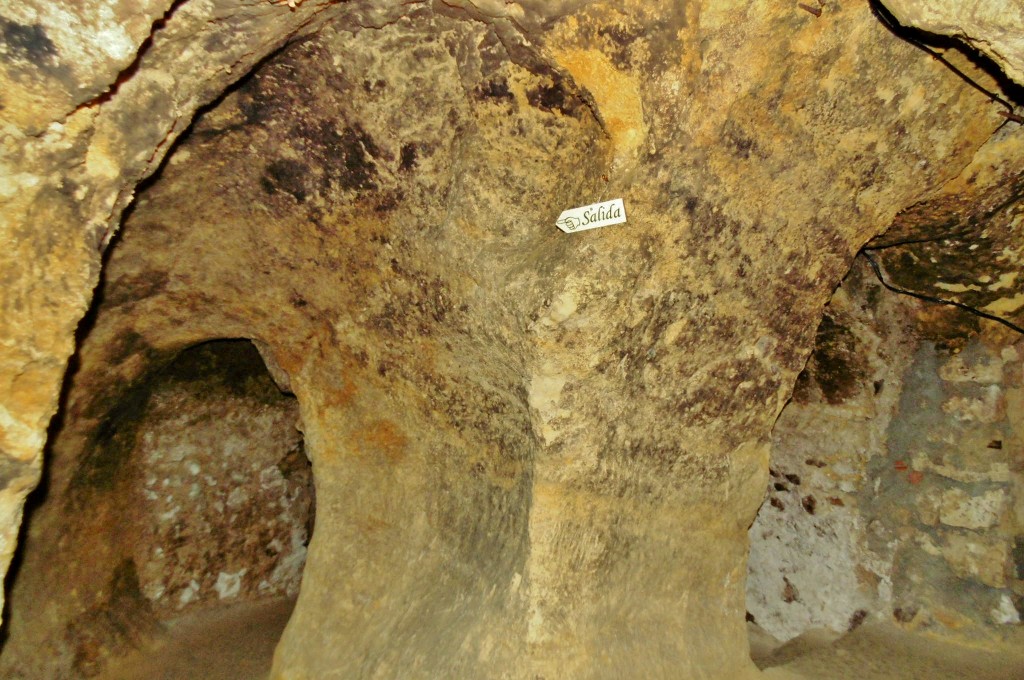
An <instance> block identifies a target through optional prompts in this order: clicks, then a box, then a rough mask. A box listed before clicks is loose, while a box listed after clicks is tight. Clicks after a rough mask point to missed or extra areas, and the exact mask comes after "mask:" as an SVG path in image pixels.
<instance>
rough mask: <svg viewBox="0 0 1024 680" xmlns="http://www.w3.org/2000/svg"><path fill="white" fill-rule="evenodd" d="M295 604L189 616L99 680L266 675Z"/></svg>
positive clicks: (235, 679) (220, 679) (254, 678)
mask: <svg viewBox="0 0 1024 680" xmlns="http://www.w3.org/2000/svg"><path fill="white" fill-rule="evenodd" d="M294 606H295V601H294V600H270V601H267V602H261V603H258V604H243V605H237V606H233V607H226V608H223V609H218V610H215V611H210V612H203V613H200V614H196V615H191V616H185V617H182V618H180V619H177V620H174V621H170V622H168V623H167V624H166V626H167V632H166V635H164V636H161V637H160V638H159V639H158V640H156V641H154V642H153V644H152V646H151V647H149V648H148V649H145V650H140V651H138V652H135V653H134V654H132V655H130V656H128V657H126V658H124V659H122V660H121V661H120V662H117V663H115V664H111V667H110V668H108V669H107V672H106V673H104V674H103V675H101V676H100V678H99V680H143V679H145V680H196V679H197V678H202V679H203V680H263V679H264V678H266V677H267V674H268V673H269V672H270V662H271V660H272V658H273V656H274V647H275V646H276V645H277V641H278V640H279V639H280V638H281V633H282V632H283V631H284V626H285V624H286V623H288V617H289V616H290V615H291V612H292V609H293V607H294Z"/></svg>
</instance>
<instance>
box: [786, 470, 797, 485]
mask: <svg viewBox="0 0 1024 680" xmlns="http://www.w3.org/2000/svg"><path fill="white" fill-rule="evenodd" d="M786 480H787V481H788V482H789V483H790V484H795V485H796V486H800V475H794V474H789V473H787V474H786Z"/></svg>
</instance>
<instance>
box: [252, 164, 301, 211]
mask: <svg viewBox="0 0 1024 680" xmlns="http://www.w3.org/2000/svg"><path fill="white" fill-rule="evenodd" d="M308 174H309V168H307V167H306V166H305V165H303V164H302V163H300V162H298V161H294V160H291V159H289V158H279V159H278V160H276V161H271V162H270V163H268V164H267V166H266V168H264V170H263V177H262V178H261V179H260V186H262V187H263V190H264V191H266V192H267V193H268V194H273V193H274V192H277V191H283V192H284V193H286V194H290V195H291V196H293V197H294V198H295V200H297V201H304V200H306V196H307V192H306V176H307V175H308Z"/></svg>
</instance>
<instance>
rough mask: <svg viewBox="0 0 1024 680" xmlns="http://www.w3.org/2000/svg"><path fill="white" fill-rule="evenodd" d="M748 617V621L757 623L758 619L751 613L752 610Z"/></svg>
mask: <svg viewBox="0 0 1024 680" xmlns="http://www.w3.org/2000/svg"><path fill="white" fill-rule="evenodd" d="M746 619H747V623H757V620H756V619H755V618H754V615H753V614H751V613H750V612H747V616H746Z"/></svg>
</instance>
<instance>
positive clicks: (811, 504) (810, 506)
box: [800, 496, 818, 515]
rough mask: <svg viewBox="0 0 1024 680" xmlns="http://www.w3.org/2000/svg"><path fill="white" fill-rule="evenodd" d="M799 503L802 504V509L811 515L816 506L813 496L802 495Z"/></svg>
mask: <svg viewBox="0 0 1024 680" xmlns="http://www.w3.org/2000/svg"><path fill="white" fill-rule="evenodd" d="M800 505H802V506H804V510H806V511H807V513H808V514H809V515H813V514H814V511H815V510H817V508H818V501H817V500H815V498H814V496H804V497H803V499H801V501H800Z"/></svg>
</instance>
